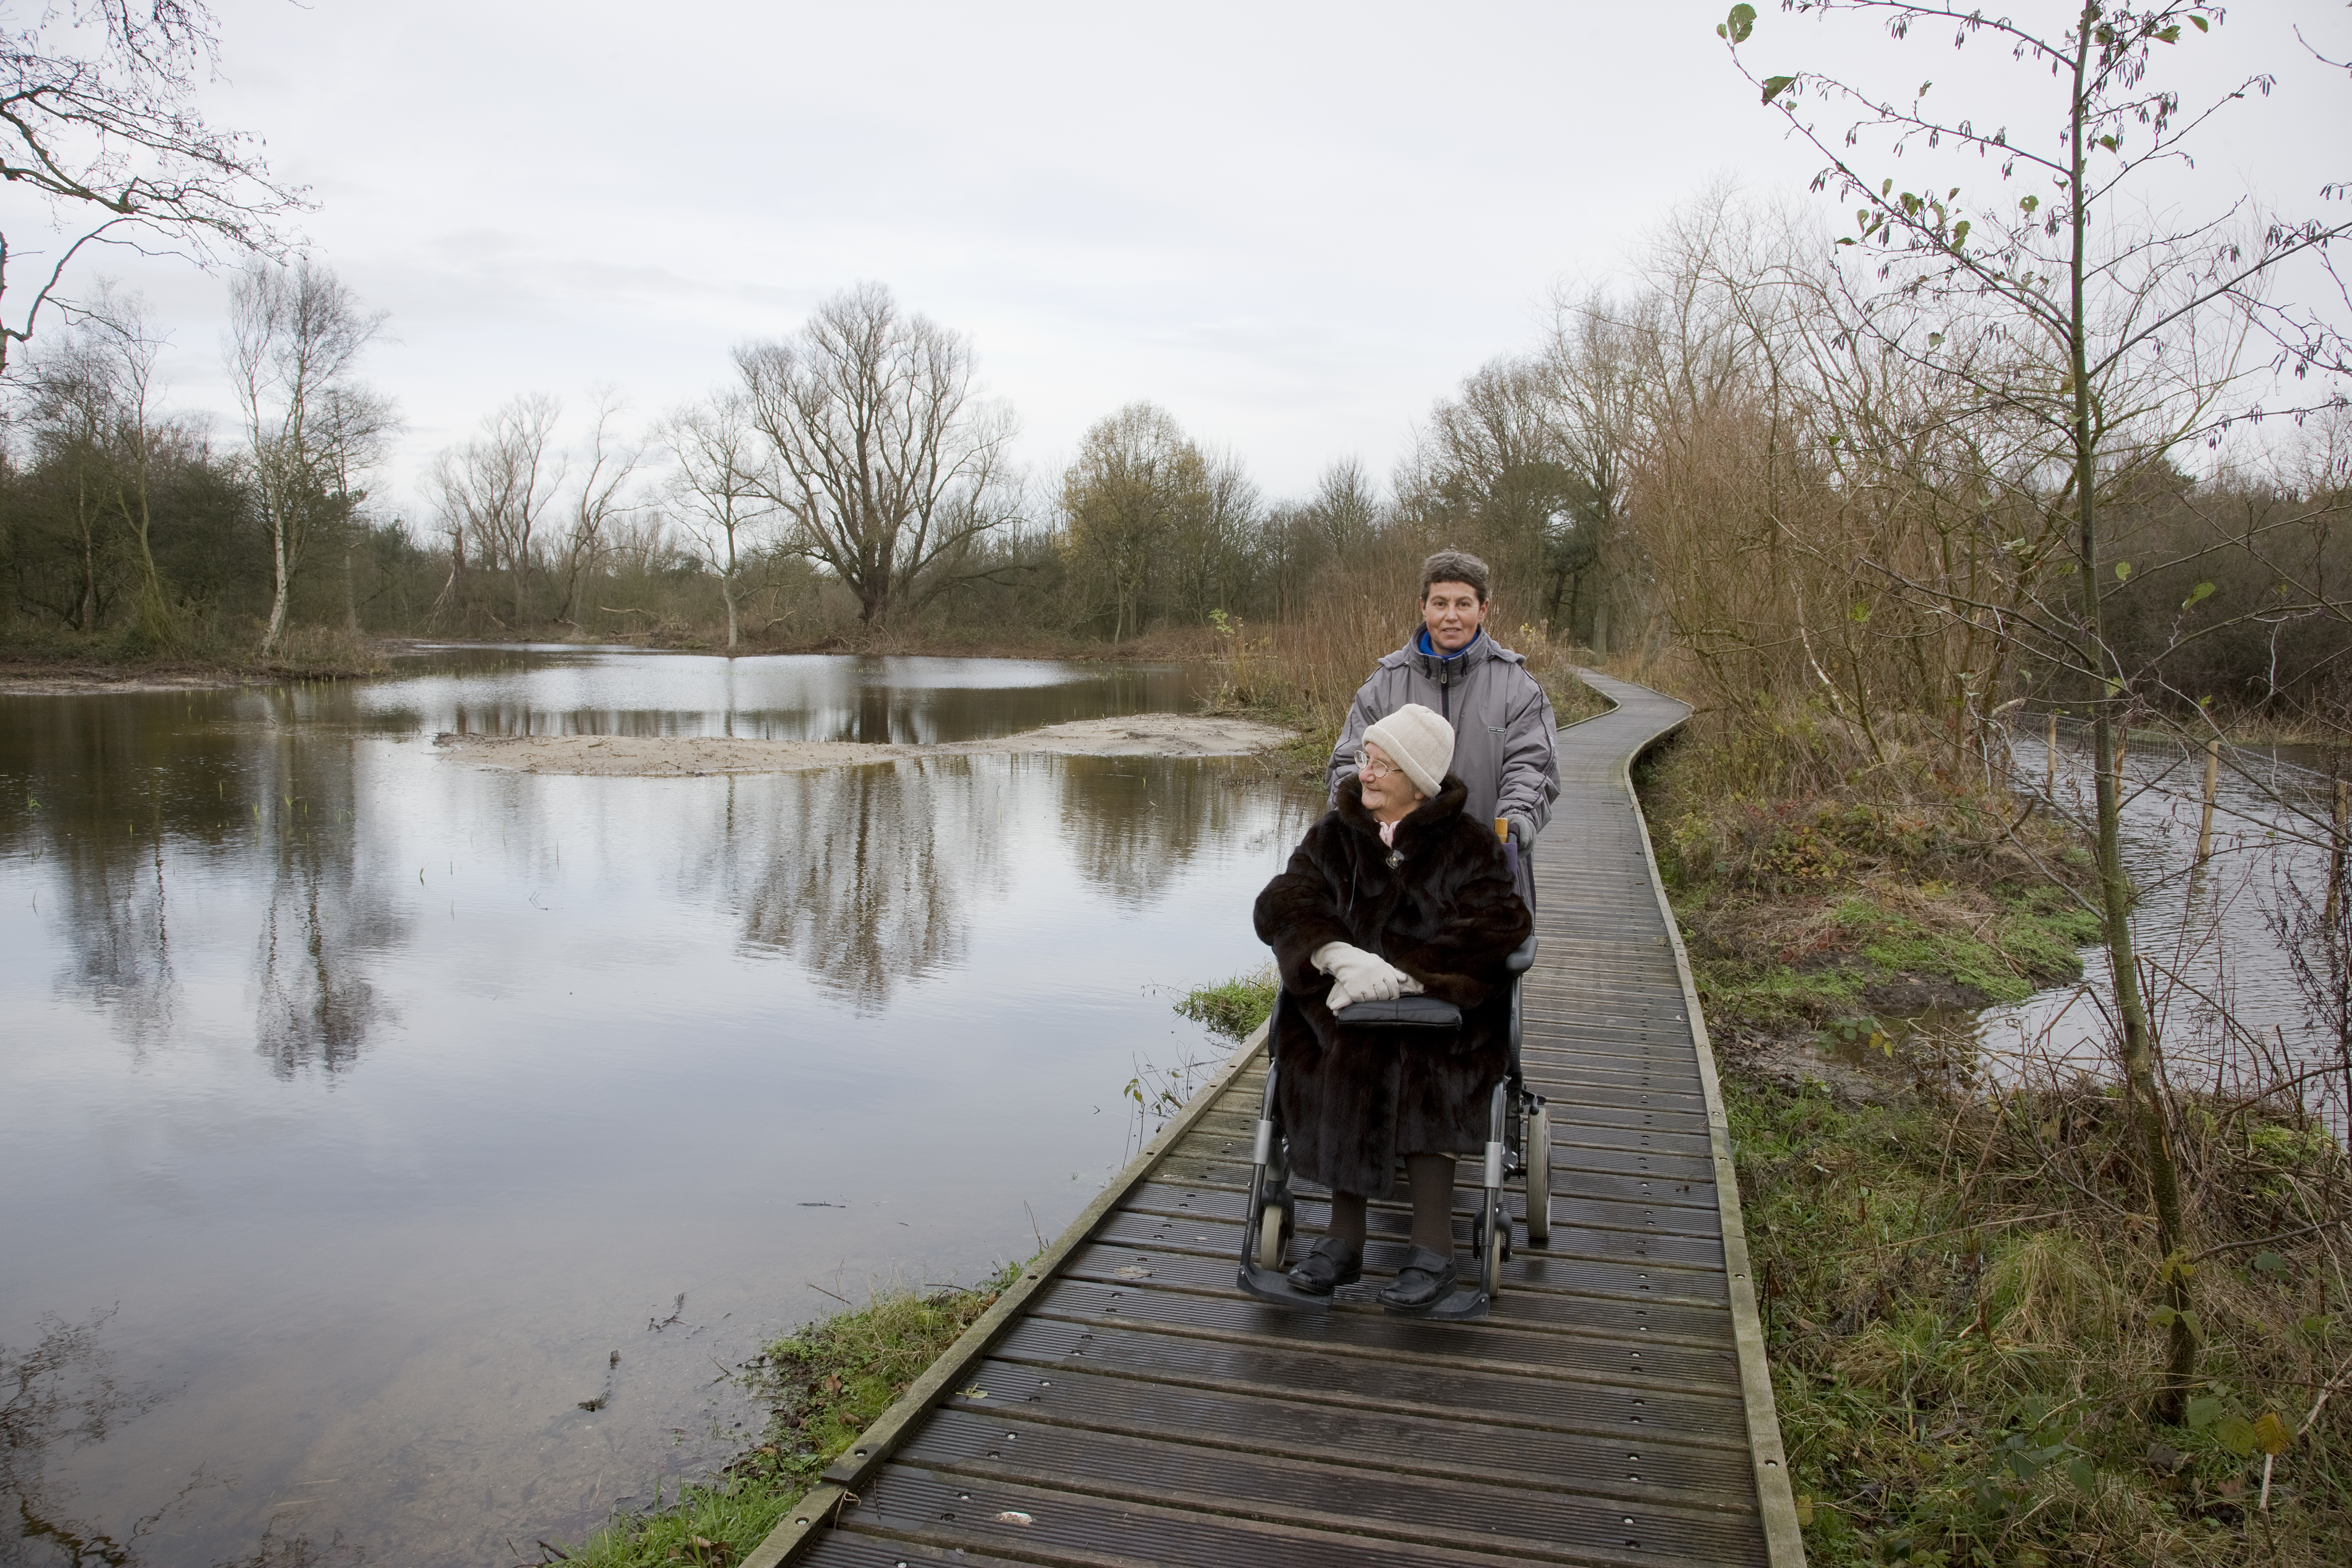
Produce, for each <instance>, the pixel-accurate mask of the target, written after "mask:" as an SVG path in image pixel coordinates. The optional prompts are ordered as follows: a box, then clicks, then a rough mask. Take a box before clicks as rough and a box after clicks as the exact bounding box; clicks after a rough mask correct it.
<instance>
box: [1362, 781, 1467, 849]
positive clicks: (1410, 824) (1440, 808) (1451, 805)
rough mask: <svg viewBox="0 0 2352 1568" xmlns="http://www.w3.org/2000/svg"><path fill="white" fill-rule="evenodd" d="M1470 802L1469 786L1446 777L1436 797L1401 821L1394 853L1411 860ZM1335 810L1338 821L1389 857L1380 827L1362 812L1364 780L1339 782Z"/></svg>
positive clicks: (1447, 826)
mask: <svg viewBox="0 0 2352 1568" xmlns="http://www.w3.org/2000/svg"><path fill="white" fill-rule="evenodd" d="M1469 800H1470V786H1469V785H1467V784H1464V783H1463V782H1462V781H1461V779H1460V778H1458V777H1456V776H1455V775H1454V774H1453V773H1448V774H1446V775H1445V780H1444V783H1443V784H1439V785H1438V786H1437V793H1436V794H1435V795H1432V796H1431V797H1430V798H1429V799H1427V800H1424V801H1423V802H1422V803H1421V804H1420V805H1416V806H1414V807H1413V808H1412V811H1411V812H1410V813H1408V814H1407V815H1406V816H1405V818H1404V820H1403V821H1402V822H1400V823H1398V824H1397V828H1396V849H1395V852H1396V854H1397V855H1398V857H1399V858H1404V857H1408V856H1411V855H1412V853H1413V852H1414V851H1415V850H1417V849H1419V848H1420V847H1422V846H1423V844H1426V843H1427V842H1429V841H1430V840H1431V839H1432V838H1433V837H1436V836H1437V835H1438V834H1440V833H1442V832H1444V831H1446V830H1447V829H1448V828H1449V827H1450V826H1452V823H1453V820H1454V818H1455V817H1457V816H1461V815H1462V808H1463V807H1464V806H1465V805H1468V804H1469ZM1337 809H1338V811H1339V820H1340V821H1342V822H1344V823H1346V824H1347V825H1348V826H1350V827H1352V828H1354V829H1355V830H1356V831H1357V832H1359V833H1360V834H1362V835H1363V836H1364V837H1367V838H1369V839H1370V840H1371V841H1372V843H1373V844H1374V845H1375V846H1377V847H1379V849H1380V852H1381V855H1382V856H1386V855H1387V854H1388V853H1389V847H1388V846H1386V845H1383V844H1381V825H1380V823H1379V822H1378V821H1377V820H1376V819H1375V818H1374V817H1373V816H1372V814H1371V813H1370V812H1369V811H1367V810H1365V809H1364V781H1363V780H1361V779H1360V778H1358V777H1356V776H1355V775H1354V774H1352V773H1350V774H1349V776H1348V777H1347V778H1345V779H1343V780H1341V781H1340V784H1339V805H1338V808H1337Z"/></svg>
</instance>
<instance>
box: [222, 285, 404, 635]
mask: <svg viewBox="0 0 2352 1568" xmlns="http://www.w3.org/2000/svg"><path fill="white" fill-rule="evenodd" d="M382 324H383V316H382V315H380V314H374V313H371V312H369V311H367V310H364V309H363V308H362V306H361V304H360V301H359V300H358V297H357V296H355V295H354V294H352V291H351V290H350V289H347V288H346V287H344V285H343V283H342V281H341V279H338V278H337V277H336V276H335V275H334V273H333V272H331V270H329V269H328V268H323V267H318V266H314V265H313V264H311V263H310V262H309V261H301V262H298V263H297V264H296V265H295V266H293V267H291V268H283V267H277V266H273V265H271V264H269V263H268V262H256V263H254V264H253V265H252V266H250V267H248V268H246V269H245V270H244V271H243V272H241V273H239V274H238V275H237V277H236V280H235V281H234V282H232V283H231V284H230V286H229V343H228V368H229V375H230V380H231V383H232V384H233V385H234V387H235V389H236V400H237V407H238V411H239V413H240V414H242V416H244V423H245V434H246V460H247V463H248V464H249V465H250V468H251V474H252V480H253V493H254V499H255V502H256V504H257V508H258V510H259V511H260V513H261V518H262V522H263V526H264V527H265V528H266V530H267V531H268V539H269V559H270V569H271V574H272V587H271V596H270V604H269V620H268V626H267V627H266V628H265V629H264V631H263V633H262V637H261V651H262V652H263V653H264V654H265V655H267V654H274V653H276V652H277V651H278V648H279V647H281V646H282V645H283V643H284V641H285V636H286V617H287V610H288V606H289V603H290V602H291V598H292V595H293V590H294V584H295V580H296V578H297V577H298V576H299V574H300V573H301V571H302V568H303V565H304V563H305V562H306V560H307V558H308V556H309V553H310V546H311V544H312V543H313V542H314V541H315V540H316V539H317V537H318V536H319V534H320V531H321V530H322V529H323V528H324V527H326V526H327V525H329V524H330V523H331V522H333V521H348V519H349V515H350V511H351V508H352V504H353V500H354V497H353V495H352V488H351V482H350V481H351V477H352V475H353V474H355V473H357V472H359V471H361V470H362V469H364V468H368V467H370V466H372V465H373V463H374V462H375V461H376V460H377V458H379V457H380V456H381V455H382V449H383V443H384V441H385V439H386V438H387V437H389V436H390V435H391V433H392V430H393V427H394V417H393V412H392V405H390V403H389V402H388V401H386V400H385V399H384V398H383V397H382V396H380V395H377V394H376V393H375V392H373V390H371V389H370V388H368V387H366V386H364V385H362V384H361V383H360V382H359V381H358V380H357V379H356V371H357V369H358V364H359V358H360V354H361V353H362V351H363V350H364V349H365V348H366V347H367V345H368V343H369V342H370V341H371V340H372V339H373V337H374V336H375V334H376V331H377V330H378V329H379V328H380V327H381V326H382Z"/></svg>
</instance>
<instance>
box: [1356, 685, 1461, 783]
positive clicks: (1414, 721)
mask: <svg viewBox="0 0 2352 1568" xmlns="http://www.w3.org/2000/svg"><path fill="white" fill-rule="evenodd" d="M1364 740H1365V742H1367V743H1368V744H1370V745H1375V746H1378V747H1379V748H1380V749H1381V751H1383V752H1387V753H1388V754H1389V761H1391V762H1392V763H1395V764H1396V765H1397V766H1399V767H1401V768H1402V769H1403V770H1404V776H1405V777H1407V778H1409V779H1411V780H1412V783H1413V787H1414V788H1416V789H1418V790H1420V791H1421V793H1422V794H1423V795H1436V793H1437V790H1438V786H1439V785H1440V784H1444V782H1445V770H1446V769H1448V768H1450V767H1452V766H1453V765H1454V726H1453V725H1451V724H1449V723H1447V722H1446V721H1444V720H1443V719H1441V718H1439V717H1438V716H1437V715H1436V714H1435V713H1433V712H1431V711H1430V710H1428V709H1426V708H1423V706H1422V705H1421V704H1420V703H1418V702H1408V703H1406V704H1405V705H1404V706H1403V707H1402V708H1400V709H1398V710H1396V711H1395V712H1393V713H1391V714H1390V715H1389V716H1388V717H1387V718H1385V719H1383V720H1381V721H1380V722H1379V723H1377V724H1375V725H1373V726H1372V727H1371V728H1370V729H1369V730H1367V731H1364Z"/></svg>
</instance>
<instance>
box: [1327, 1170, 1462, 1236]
mask: <svg viewBox="0 0 2352 1568" xmlns="http://www.w3.org/2000/svg"><path fill="white" fill-rule="evenodd" d="M1404 1170H1405V1175H1406V1177H1407V1178H1408V1179H1409V1180H1410V1181H1411V1183H1412V1244H1413V1245H1414V1246H1415V1247H1427V1248H1429V1250H1430V1251H1432V1252H1434V1253H1436V1254H1437V1255H1438V1256H1439V1257H1441V1258H1451V1257H1453V1256H1454V1156H1453V1155H1451V1154H1407V1155H1406V1156H1405V1157H1404ZM1330 1234H1332V1235H1333V1236H1336V1237H1339V1239H1340V1240H1341V1241H1344V1242H1346V1243H1347V1244H1348V1245H1349V1246H1350V1247H1354V1248H1355V1249H1356V1250H1357V1251H1359V1252H1361V1251H1362V1250H1363V1248H1364V1194H1361V1193H1333V1194H1331V1231H1330Z"/></svg>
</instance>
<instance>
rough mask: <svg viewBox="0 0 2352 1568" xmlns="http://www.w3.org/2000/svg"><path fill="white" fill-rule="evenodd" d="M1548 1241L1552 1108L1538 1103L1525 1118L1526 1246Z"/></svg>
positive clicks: (1549, 1230) (1542, 1244) (1549, 1237)
mask: <svg viewBox="0 0 2352 1568" xmlns="http://www.w3.org/2000/svg"><path fill="white" fill-rule="evenodd" d="M1550 1241H1551V1111H1550V1110H1549V1109H1547V1108H1546V1107H1544V1106H1540V1105H1538V1106H1537V1107H1536V1108H1535V1110H1534V1111H1533V1112H1532V1113H1531V1114H1530V1115H1529V1116H1528V1246H1529V1247H1543V1246H1547V1245H1549V1242H1550Z"/></svg>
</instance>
